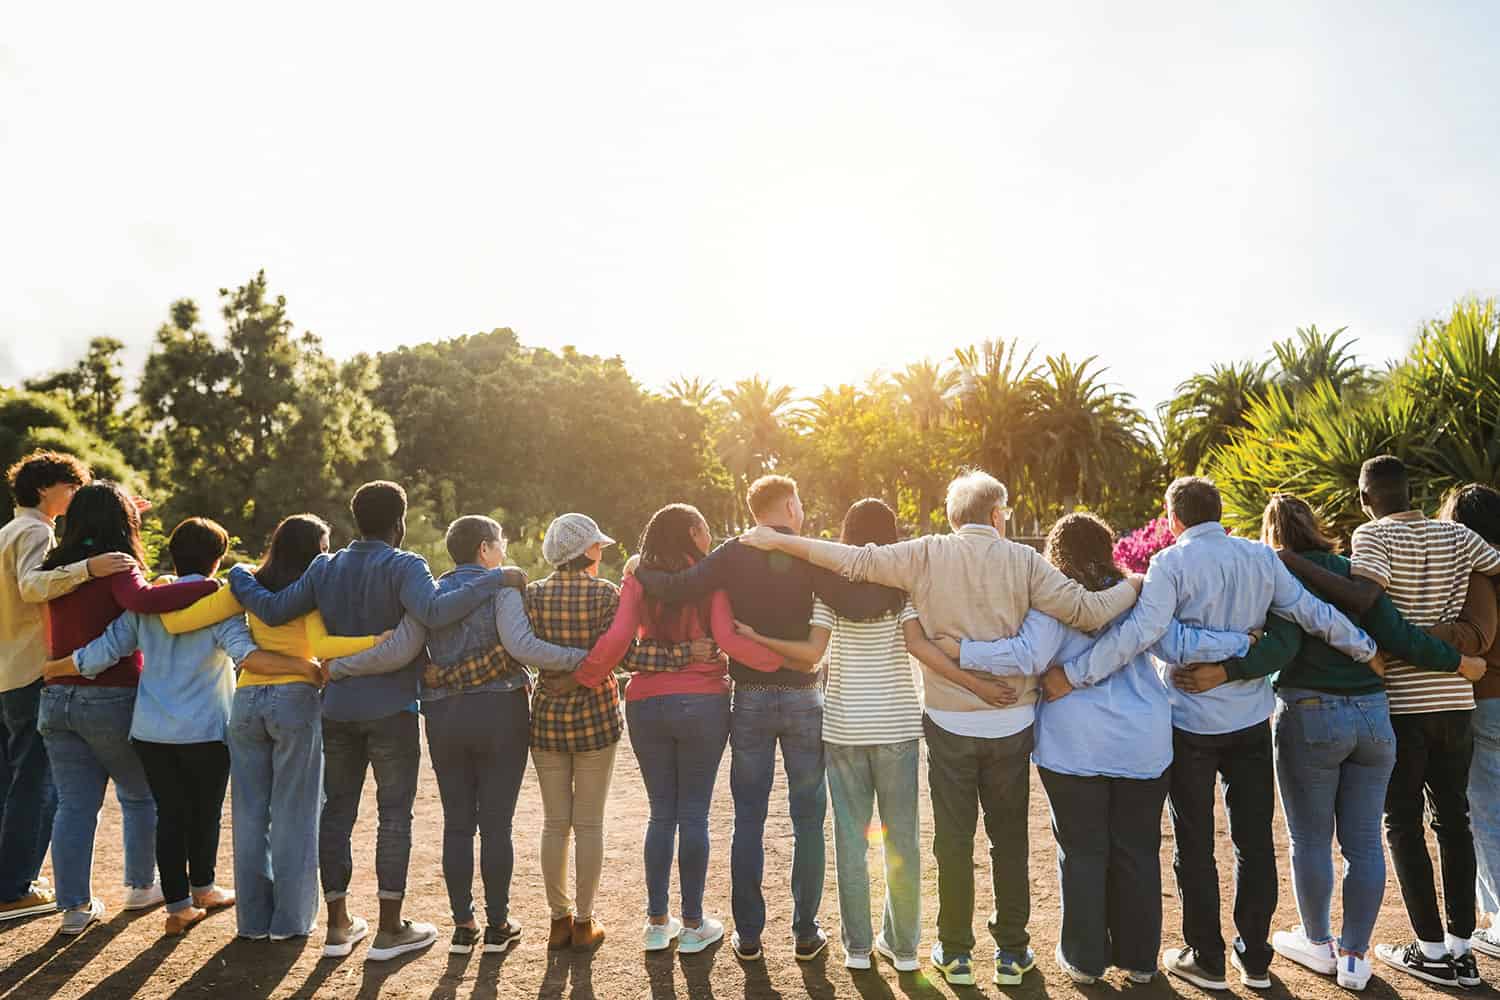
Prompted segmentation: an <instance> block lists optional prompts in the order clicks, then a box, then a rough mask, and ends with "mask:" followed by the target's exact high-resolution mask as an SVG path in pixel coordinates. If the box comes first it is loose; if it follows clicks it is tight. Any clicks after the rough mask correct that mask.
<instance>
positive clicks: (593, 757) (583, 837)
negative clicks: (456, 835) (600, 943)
mask: <svg viewBox="0 0 1500 1000" xmlns="http://www.w3.org/2000/svg"><path fill="white" fill-rule="evenodd" d="M618 747H619V744H618V743H611V744H610V745H609V746H607V747H605V748H604V749H603V750H590V751H587V752H585V753H566V752H564V751H560V750H538V749H536V748H535V747H533V748H532V750H531V759H532V762H533V763H535V764H536V778H537V783H538V784H539V785H540V786H541V789H542V813H543V817H544V818H543V820H542V852H541V853H542V879H543V880H544V881H545V882H546V883H547V906H548V907H549V908H550V909H551V911H552V919H553V920H557V919H559V918H561V917H566V916H567V915H568V914H569V913H572V914H573V915H574V916H576V917H577V918H578V919H579V920H589V919H591V918H592V917H593V915H594V893H595V892H597V891H598V889H599V877H600V875H601V874H602V873H603V870H604V806H605V803H606V801H607V800H608V799H609V782H610V779H611V778H612V777H613V776H614V770H615V750H616V749H617V748H618ZM570 830H571V831H572V833H573V840H574V844H575V847H576V853H577V873H576V880H577V899H576V900H574V899H572V898H570V897H569V896H568V832H569V831H570Z"/></svg>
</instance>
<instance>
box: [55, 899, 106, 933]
mask: <svg viewBox="0 0 1500 1000" xmlns="http://www.w3.org/2000/svg"><path fill="white" fill-rule="evenodd" d="M102 919H104V901H103V900H101V899H91V900H89V902H88V905H87V906H84V907H80V908H79V909H76V910H68V911H67V912H65V913H64V914H63V919H62V927H60V928H59V931H60V932H61V933H63V934H68V935H74V934H82V933H83V932H84V931H85V930H87V929H88V928H89V925H90V924H94V923H97V922H98V921H100V920H102Z"/></svg>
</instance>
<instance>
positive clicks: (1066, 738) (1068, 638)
mask: <svg viewBox="0 0 1500 1000" xmlns="http://www.w3.org/2000/svg"><path fill="white" fill-rule="evenodd" d="M1093 644H1094V637H1093V636H1092V635H1089V634H1088V633H1086V632H1080V631H1078V630H1077V629H1075V628H1070V627H1069V626H1067V625H1064V624H1062V623H1061V622H1059V621H1058V620H1057V619H1055V618H1052V617H1051V616H1049V615H1044V614H1042V613H1041V612H1040V611H1032V612H1030V613H1028V614H1027V615H1026V621H1025V622H1024V623H1023V624H1022V625H1021V631H1020V632H1019V633H1017V634H1016V635H1015V636H1012V637H1011V638H1009V639H995V640H991V641H971V640H966V641H965V642H964V643H963V644H962V645H963V649H962V652H961V654H960V656H959V663H960V665H962V666H963V667H965V668H966V669H975V670H987V671H990V672H992V673H997V674H1006V673H1024V674H1039V673H1041V672H1042V671H1044V670H1046V669H1047V667H1048V666H1050V665H1051V664H1053V663H1063V662H1067V661H1070V660H1074V659H1077V658H1078V657H1079V656H1082V655H1083V654H1084V653H1085V652H1086V651H1087V650H1088V649H1089V647H1090V646H1092V645H1093ZM1249 647H1250V637H1249V635H1247V634H1246V633H1244V632H1221V631H1215V630H1212V629H1202V628H1194V627H1191V626H1186V625H1182V624H1180V623H1179V622H1177V621H1175V620H1174V621H1172V622H1171V623H1170V624H1169V625H1168V627H1167V632H1166V634H1165V635H1163V636H1162V637H1161V639H1160V641H1158V642H1157V643H1156V646H1155V647H1154V649H1153V652H1154V653H1155V654H1156V655H1157V656H1160V657H1162V658H1163V659H1165V660H1168V661H1170V662H1173V663H1218V662H1220V661H1222V660H1227V659H1229V658H1230V657H1231V656H1243V655H1244V654H1245V653H1246V652H1247V651H1248V650H1249ZM1035 733H1036V746H1035V748H1034V749H1033V750H1032V753H1031V759H1032V760H1034V761H1035V762H1036V764H1037V766H1038V767H1045V768H1046V769H1047V770H1049V771H1057V772H1059V773H1061V774H1076V775H1082V776H1086V777H1087V776H1094V775H1108V776H1110V777H1114V778H1138V779H1148V778H1156V777H1159V776H1160V775H1161V774H1162V773H1163V772H1164V771H1166V769H1167V768H1168V767H1169V766H1170V765H1171V763H1172V706H1171V704H1170V702H1169V701H1168V698H1167V685H1166V683H1165V682H1164V681H1163V679H1162V677H1161V675H1160V674H1159V673H1158V672H1157V669H1156V664H1155V663H1154V662H1153V661H1152V658H1151V655H1150V654H1147V653H1138V654H1136V656H1135V657H1133V658H1132V659H1131V661H1130V662H1129V663H1128V664H1126V665H1125V667H1124V669H1122V670H1119V671H1117V672H1113V673H1111V674H1110V675H1109V676H1108V677H1105V678H1103V679H1102V680H1100V681H1099V682H1098V683H1097V684H1093V685H1091V686H1088V687H1080V688H1078V689H1077V690H1075V691H1073V692H1072V693H1071V694H1068V695H1066V696H1065V697H1063V698H1059V699H1058V700H1057V701H1047V702H1042V703H1040V704H1038V705H1037V707H1036V729H1035Z"/></svg>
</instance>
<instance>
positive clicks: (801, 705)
mask: <svg viewBox="0 0 1500 1000" xmlns="http://www.w3.org/2000/svg"><path fill="white" fill-rule="evenodd" d="M778 741H779V742H780V743H781V759H782V767H784V768H785V770H786V783H787V806H788V810H789V811H790V813H791V819H792V835H793V838H794V840H793V848H792V932H793V933H794V934H795V935H796V937H797V940H799V941H806V940H809V939H811V938H813V937H814V936H815V935H816V934H817V933H818V907H819V906H820V905H821V904H822V902H823V865H824V859H825V854H824V844H823V820H824V818H825V817H826V816H827V814H828V790H827V786H826V785H825V784H824V783H823V692H822V691H821V690H820V689H818V688H816V687H808V688H785V689H775V690H765V689H761V690H755V691H744V690H736V691H735V693H734V711H733V712H732V713H731V716H730V727H729V742H730V747H731V755H730V765H729V788H730V791H731V792H732V793H733V795H734V839H733V841H732V844H731V848H730V858H729V878H730V884H731V889H732V891H731V898H732V900H733V909H734V925H735V930H737V931H738V932H739V935H740V938H741V939H742V940H744V941H758V940H760V933H761V931H762V930H764V929H765V926H766V900H765V896H764V894H763V893H762V892H761V878H762V875H763V873H764V870H765V863H766V849H765V842H764V838H765V832H766V813H767V811H768V810H769V808H770V803H771V783H772V781H773V780H774V778H775V776H776V744H777V742H778Z"/></svg>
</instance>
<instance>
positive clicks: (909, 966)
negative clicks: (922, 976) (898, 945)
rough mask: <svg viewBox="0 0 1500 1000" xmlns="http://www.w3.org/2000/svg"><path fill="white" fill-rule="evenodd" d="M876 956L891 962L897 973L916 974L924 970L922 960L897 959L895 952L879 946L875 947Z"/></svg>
mask: <svg viewBox="0 0 1500 1000" xmlns="http://www.w3.org/2000/svg"><path fill="white" fill-rule="evenodd" d="M875 954H877V955H879V956H880V957H881V958H883V959H885V960H886V961H887V962H890V963H891V968H893V969H895V970H896V971H897V972H916V971H917V970H918V969H920V968H922V960H921V959H920V958H897V957H896V953H895V952H894V951H891V950H890V949H889V948H882V947H880V945H878V944H877V945H876V946H875Z"/></svg>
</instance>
